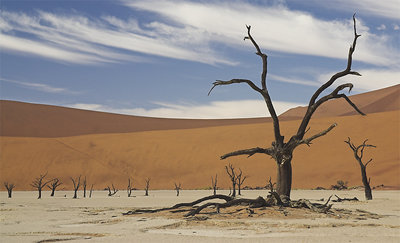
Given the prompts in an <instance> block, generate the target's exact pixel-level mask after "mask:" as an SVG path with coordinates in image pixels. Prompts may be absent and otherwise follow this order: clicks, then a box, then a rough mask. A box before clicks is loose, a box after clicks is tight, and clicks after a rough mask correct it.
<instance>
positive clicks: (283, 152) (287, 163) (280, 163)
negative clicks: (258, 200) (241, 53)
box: [208, 14, 365, 201]
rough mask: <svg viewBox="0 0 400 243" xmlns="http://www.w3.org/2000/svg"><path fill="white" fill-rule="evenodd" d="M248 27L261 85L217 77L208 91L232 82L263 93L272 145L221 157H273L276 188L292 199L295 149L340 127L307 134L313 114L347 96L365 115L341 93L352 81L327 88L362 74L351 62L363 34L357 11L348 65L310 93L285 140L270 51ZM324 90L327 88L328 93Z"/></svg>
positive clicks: (288, 198) (308, 144) (248, 36)
mask: <svg viewBox="0 0 400 243" xmlns="http://www.w3.org/2000/svg"><path fill="white" fill-rule="evenodd" d="M246 27H247V35H246V36H245V37H244V40H250V41H251V43H252V44H253V46H254V47H255V49H256V55H258V56H259V57H260V58H261V60H262V72H261V75H260V76H261V78H260V85H257V84H256V83H255V82H253V81H252V80H249V79H242V78H234V79H231V80H227V81H223V80H216V81H215V82H214V83H213V86H212V88H211V89H210V91H209V93H208V94H209V95H210V93H211V91H212V90H213V89H214V88H215V87H217V86H224V85H230V84H247V85H248V86H249V87H250V88H251V89H252V90H254V91H255V92H256V93H258V94H260V96H261V97H262V98H263V100H264V101H265V103H266V108H267V109H268V112H269V114H270V115H271V118H272V124H273V131H274V141H272V143H271V146H268V147H263V148H262V147H255V148H249V149H242V150H237V151H233V152H230V153H226V154H224V155H222V156H221V157H220V158H221V159H226V158H229V157H232V156H238V155H246V156H247V157H251V156H253V155H255V154H258V153H260V154H266V155H269V156H271V157H272V158H273V159H274V160H275V162H276V165H277V185H276V186H277V188H276V192H277V193H278V195H279V196H280V197H281V198H282V199H285V201H289V200H290V192H291V188H292V158H293V152H294V150H295V149H296V148H297V147H298V146H300V145H303V144H305V145H307V146H310V145H311V143H312V141H313V140H315V139H317V138H319V137H321V136H324V135H326V134H327V133H328V132H330V131H331V130H332V129H333V128H335V127H336V126H337V124H336V123H333V124H332V125H331V126H329V127H328V128H327V129H325V130H323V131H321V132H319V133H316V134H314V135H312V136H309V137H307V138H306V137H305V135H306V132H307V131H308V125H309V122H310V120H311V117H312V116H313V114H314V113H315V111H316V110H317V109H318V108H319V107H320V106H321V105H322V104H323V103H325V102H327V101H329V100H333V99H344V100H345V101H346V102H347V103H349V104H350V105H351V106H352V107H353V108H354V109H355V110H356V111H357V112H358V113H359V114H361V115H365V114H364V113H363V112H361V111H360V110H359V109H358V107H357V106H356V105H355V104H354V103H353V102H352V101H351V100H350V99H349V98H348V97H347V96H346V94H344V93H341V92H342V91H343V90H345V89H348V90H349V91H351V89H352V88H353V84H351V83H345V84H341V85H338V86H337V87H336V88H334V87H333V88H332V89H331V90H332V91H331V92H329V91H328V90H329V89H330V88H331V86H332V85H333V84H334V83H335V81H336V80H338V79H340V78H342V77H345V76H347V75H356V76H361V74H360V73H358V72H356V71H353V70H352V69H351V67H352V61H353V53H354V51H355V50H356V43H357V39H358V38H359V37H360V36H361V35H359V34H357V31H356V18H355V14H354V15H353V29H354V38H353V43H352V45H350V48H349V51H348V55H347V65H346V67H345V68H344V69H343V70H342V71H339V72H337V73H335V74H333V75H332V76H331V78H330V79H329V80H327V81H326V82H325V83H324V84H322V85H321V86H320V87H319V88H318V89H317V90H316V91H315V92H314V94H313V95H312V96H311V98H310V101H309V103H308V106H307V111H306V112H305V114H304V116H303V119H302V120H301V122H300V125H299V127H298V129H297V131H296V132H295V134H293V135H292V136H291V137H289V139H287V140H286V141H285V138H284V136H283V135H282V133H281V129H280V123H279V118H278V115H277V113H276V110H275V107H274V104H273V102H272V99H271V97H270V94H269V91H268V88H267V54H265V53H264V52H263V51H262V50H261V48H260V47H259V45H258V44H257V43H256V41H255V39H254V38H253V36H252V35H251V33H250V32H251V31H250V30H251V26H246ZM325 91H328V93H326V92H325Z"/></svg>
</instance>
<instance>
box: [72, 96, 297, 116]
mask: <svg viewBox="0 0 400 243" xmlns="http://www.w3.org/2000/svg"><path fill="white" fill-rule="evenodd" d="M155 104H156V105H158V106H159V107H157V108H154V109H144V108H133V109H125V108H112V107H108V106H104V105H100V104H72V105H68V107H72V108H78V109H85V110H96V111H103V112H112V113H118V114H127V115H137V116H147V117H162V118H192V119H218V118H220V119H229V118H249V117H269V116H270V115H269V113H268V111H267V108H266V105H265V102H263V101H262V100H235V101H214V102H211V103H208V104H204V105H193V104H173V103H165V102H155ZM302 105H304V104H300V103H291V102H281V101H276V102H274V106H275V109H276V111H277V113H278V114H281V113H283V112H285V111H287V110H288V109H290V108H293V107H297V106H302Z"/></svg>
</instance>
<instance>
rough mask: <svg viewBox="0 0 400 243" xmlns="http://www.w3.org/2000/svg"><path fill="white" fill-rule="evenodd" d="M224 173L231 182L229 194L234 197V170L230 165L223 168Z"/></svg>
mask: <svg viewBox="0 0 400 243" xmlns="http://www.w3.org/2000/svg"><path fill="white" fill-rule="evenodd" d="M225 170H226V173H227V174H228V176H229V179H230V180H231V183H232V194H230V195H231V196H232V197H236V183H237V175H236V173H235V168H234V167H233V165H232V164H229V165H226V166H225Z"/></svg>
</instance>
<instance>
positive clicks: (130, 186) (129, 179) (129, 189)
mask: <svg viewBox="0 0 400 243" xmlns="http://www.w3.org/2000/svg"><path fill="white" fill-rule="evenodd" d="M132 183H133V180H132ZM132 183H131V178H128V188H127V189H126V191H127V192H128V197H131V195H132V191H133V187H132Z"/></svg>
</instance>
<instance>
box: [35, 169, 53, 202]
mask: <svg viewBox="0 0 400 243" xmlns="http://www.w3.org/2000/svg"><path fill="white" fill-rule="evenodd" d="M46 176H47V173H46V174H44V175H40V176H39V177H36V178H35V180H34V181H33V182H32V183H31V186H32V187H33V188H36V189H37V190H38V193H39V195H38V199H40V198H42V189H43V187H45V186H46V185H47V184H48V183H49V182H51V180H50V181H46V182H44V181H43V179H44V178H45V177H46Z"/></svg>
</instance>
